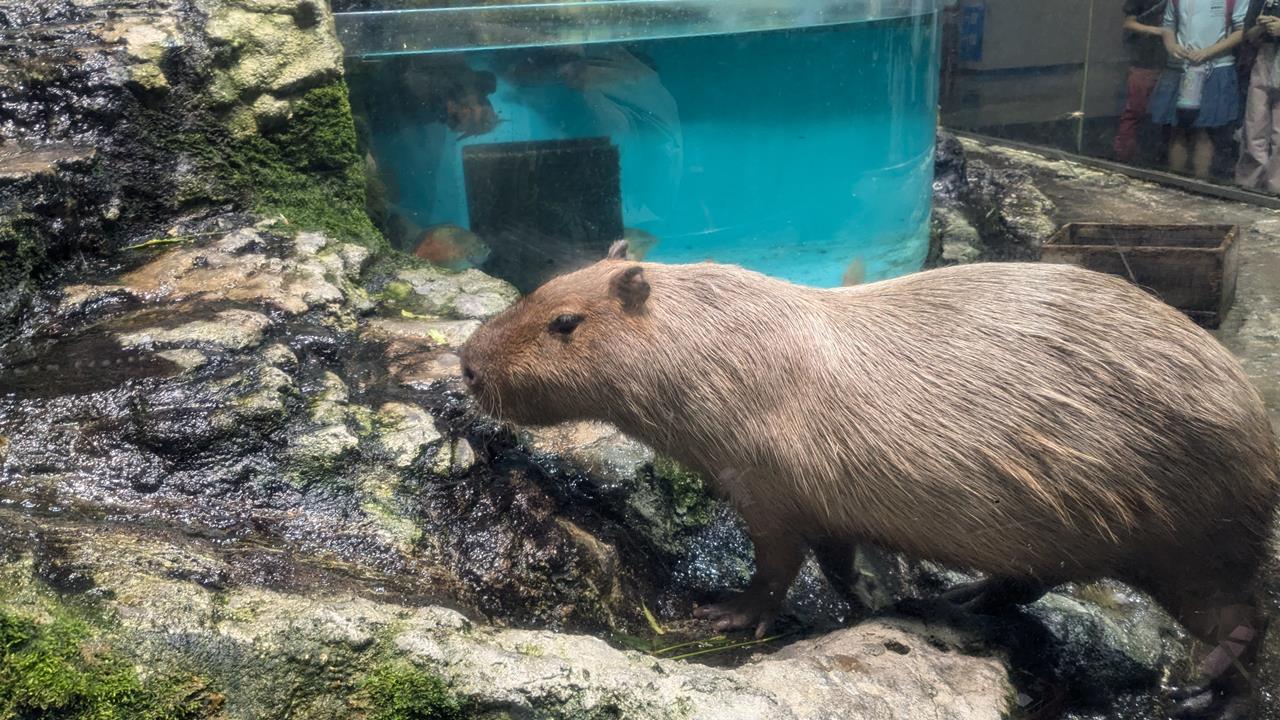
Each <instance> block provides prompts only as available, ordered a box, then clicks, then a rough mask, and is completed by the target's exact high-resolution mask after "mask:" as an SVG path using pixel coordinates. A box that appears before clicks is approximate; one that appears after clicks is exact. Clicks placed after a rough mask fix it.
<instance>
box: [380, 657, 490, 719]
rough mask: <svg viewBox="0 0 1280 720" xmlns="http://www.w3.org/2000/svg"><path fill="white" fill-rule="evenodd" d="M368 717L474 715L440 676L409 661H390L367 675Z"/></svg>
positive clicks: (401, 717)
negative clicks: (420, 668)
mask: <svg viewBox="0 0 1280 720" xmlns="http://www.w3.org/2000/svg"><path fill="white" fill-rule="evenodd" d="M362 690H363V692H364V693H365V694H366V696H367V697H368V701H369V713H368V720H463V718H467V717H470V716H471V714H470V712H469V710H468V708H467V707H466V705H465V704H464V703H463V702H462V701H461V700H460V699H459V698H458V696H457V695H455V694H454V693H453V692H452V691H451V690H450V689H449V687H448V685H446V684H445V683H444V681H443V680H441V679H440V678H438V677H436V676H434V675H430V674H427V673H425V672H422V671H421V670H419V669H417V668H415V667H414V666H412V665H410V664H409V663H406V662H388V663H385V664H383V665H380V666H378V667H376V668H374V669H373V670H372V671H370V672H369V674H368V675H366V676H365V678H364V682H363V683H362Z"/></svg>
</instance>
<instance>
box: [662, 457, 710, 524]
mask: <svg viewBox="0 0 1280 720" xmlns="http://www.w3.org/2000/svg"><path fill="white" fill-rule="evenodd" d="M653 475H654V477H655V478H656V479H657V480H658V482H659V483H660V485H661V486H662V487H663V488H664V489H665V491H666V492H668V493H670V496H671V502H672V506H673V508H674V510H675V513H676V518H677V520H678V521H679V522H680V523H681V524H682V525H685V526H686V527H700V526H703V525H706V524H707V523H709V522H711V517H712V513H713V512H714V510H715V501H714V500H713V499H712V497H711V495H710V494H709V493H708V492H707V484H706V481H705V480H703V478H702V476H701V475H699V474H698V473H696V472H693V471H691V470H688V469H686V468H684V467H682V466H681V465H680V464H679V463H677V462H676V461H674V460H671V459H670V458H665V457H657V458H654V461H653Z"/></svg>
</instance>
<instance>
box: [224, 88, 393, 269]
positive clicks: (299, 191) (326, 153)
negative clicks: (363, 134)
mask: <svg viewBox="0 0 1280 720" xmlns="http://www.w3.org/2000/svg"><path fill="white" fill-rule="evenodd" d="M292 109H293V115H292V117H291V119H290V121H289V122H288V123H287V124H286V125H285V126H284V127H283V128H282V129H281V130H280V131H278V132H274V133H270V134H264V135H249V136H248V137H245V138H243V139H242V140H240V141H239V142H238V143H237V145H238V147H237V148H235V152H236V154H235V157H233V159H232V161H233V166H234V170H235V171H236V173H237V175H236V178H237V182H238V184H239V185H240V186H241V187H242V188H244V189H246V190H247V191H248V192H249V193H250V194H251V195H252V198H253V206H254V209H255V210H257V211H259V212H261V213H264V214H275V213H279V214H280V215H283V216H284V217H285V219H286V220H288V221H289V223H290V224H291V225H293V226H295V227H297V228H298V229H301V230H320V231H322V232H324V233H326V234H328V235H330V236H331V237H335V238H338V239H341V240H345V241H356V242H360V243H362V244H364V245H366V246H369V247H375V248H381V247H382V246H383V245H385V241H384V240H383V239H382V236H381V235H380V234H379V233H378V231H377V229H376V228H374V226H373V223H372V222H371V221H370V220H369V216H368V215H367V214H366V213H365V176H364V162H363V161H362V159H361V158H360V155H359V154H358V153H357V152H356V134H355V125H354V123H353V122H352V120H351V106H350V105H349V104H348V102H347V89H346V85H345V84H344V83H342V82H341V81H339V82H335V83H333V84H330V85H327V86H324V87H320V88H316V89H315V90H311V91H310V92H308V93H307V94H305V95H303V96H302V97H301V98H300V99H298V100H297V101H296V102H295V103H294V104H293V108H292Z"/></svg>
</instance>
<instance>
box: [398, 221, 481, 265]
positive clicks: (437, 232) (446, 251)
mask: <svg viewBox="0 0 1280 720" xmlns="http://www.w3.org/2000/svg"><path fill="white" fill-rule="evenodd" d="M413 254H414V255H416V256H418V257H420V258H422V259H423V260H426V261H427V262H430V263H434V264H436V265H439V266H441V267H445V268H449V269H450V270H465V269H467V268H471V267H475V266H477V265H479V264H480V263H483V262H484V261H485V260H487V259H488V258H489V246H488V245H485V243H484V241H483V240H481V239H480V236H479V235H476V234H475V233H473V232H471V231H470V230H467V229H466V228H461V227H458V226H457V225H436V226H434V227H429V228H427V229H426V230H423V231H422V233H421V234H420V235H418V244H417V246H416V247H415V248H414V250H413Z"/></svg>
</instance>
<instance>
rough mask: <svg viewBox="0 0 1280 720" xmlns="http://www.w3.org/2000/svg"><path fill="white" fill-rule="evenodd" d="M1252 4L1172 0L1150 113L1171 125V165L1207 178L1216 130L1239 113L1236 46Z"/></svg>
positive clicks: (1230, 127)
mask: <svg viewBox="0 0 1280 720" xmlns="http://www.w3.org/2000/svg"><path fill="white" fill-rule="evenodd" d="M1247 13H1248V6H1247V5H1246V4H1245V3H1244V2H1236V0H1169V3H1168V4H1167V5H1165V11H1164V21H1163V23H1162V24H1163V26H1164V31H1163V36H1164V47H1165V52H1167V53H1168V66H1167V67H1166V68H1165V71H1164V72H1163V73H1162V74H1161V75H1160V80H1159V82H1157V83H1156V89H1155V90H1154V91H1153V92H1152V93H1151V101H1150V103H1149V105H1150V111H1151V119H1152V120H1153V121H1154V122H1155V123H1156V124H1158V125H1165V126H1168V127H1169V128H1171V129H1172V139H1171V140H1170V142H1169V169H1170V170H1171V171H1173V172H1177V173H1185V172H1186V171H1187V166H1188V161H1190V166H1191V170H1192V172H1193V173H1194V174H1195V176H1196V177H1198V178H1201V179H1208V178H1209V174H1210V171H1211V169H1212V165H1213V155H1214V140H1215V137H1214V136H1215V135H1222V134H1223V131H1224V130H1225V131H1226V132H1231V131H1233V130H1234V126H1235V124H1236V121H1237V120H1239V118H1240V82H1239V79H1238V78H1237V77H1236V68H1235V48H1236V46H1238V45H1239V44H1240V42H1241V40H1242V39H1243V38H1244V30H1243V28H1244V20H1245V15H1246V14H1247Z"/></svg>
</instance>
